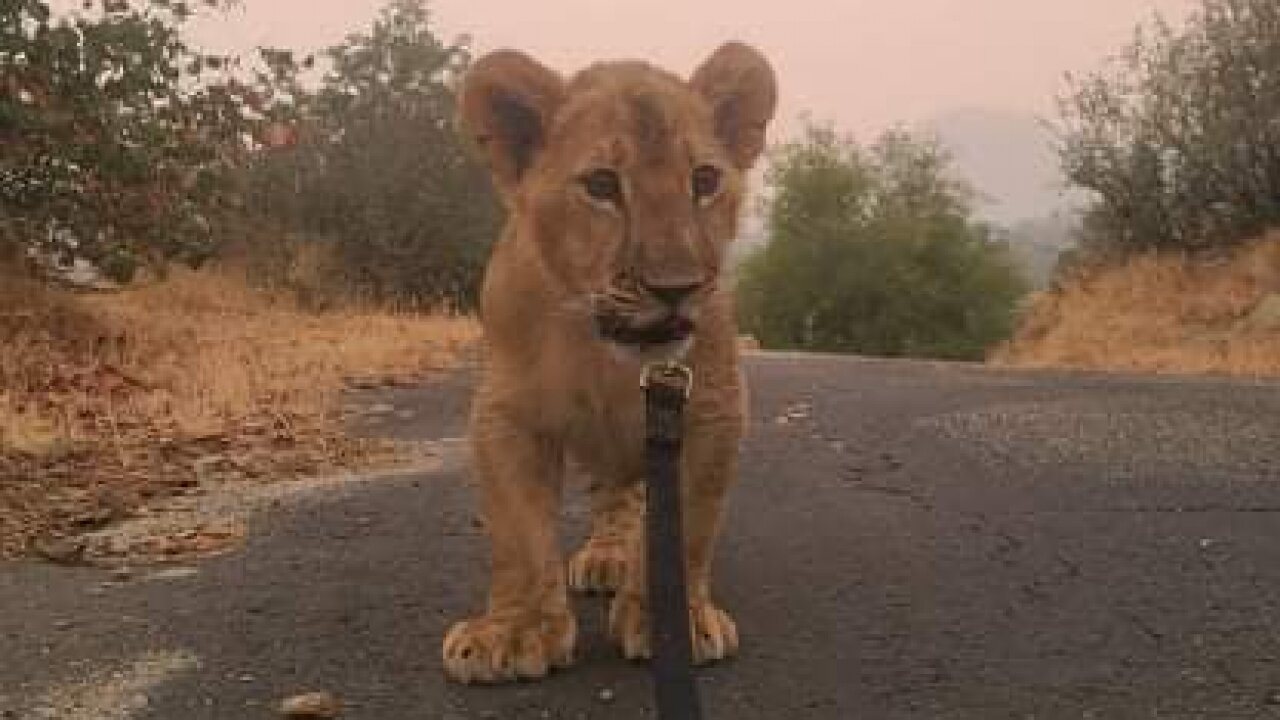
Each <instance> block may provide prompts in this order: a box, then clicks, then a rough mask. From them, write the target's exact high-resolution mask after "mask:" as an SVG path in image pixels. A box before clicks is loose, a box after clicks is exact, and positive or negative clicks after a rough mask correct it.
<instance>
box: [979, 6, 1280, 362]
mask: <svg viewBox="0 0 1280 720" xmlns="http://www.w3.org/2000/svg"><path fill="white" fill-rule="evenodd" d="M1062 110H1063V113H1062V115H1063V117H1062V128H1061V129H1062V145H1061V154H1062V160H1063V166H1064V168H1065V170H1066V172H1067V175H1068V177H1069V178H1070V180H1071V181H1072V182H1073V183H1074V184H1075V185H1077V186H1079V187H1081V188H1084V189H1086V190H1088V191H1090V196H1091V198H1092V201H1091V203H1090V204H1089V205H1088V206H1087V207H1086V208H1085V211H1084V215H1083V224H1082V227H1081V230H1080V237H1079V248H1078V249H1077V250H1075V251H1073V252H1072V253H1070V254H1069V255H1068V256H1067V257H1065V258H1064V259H1063V260H1064V261H1063V263H1062V267H1061V270H1060V275H1059V280H1058V283H1057V287H1056V288H1055V289H1052V290H1050V291H1049V292H1047V293H1044V294H1042V295H1041V296H1039V297H1037V298H1035V299H1034V300H1033V301H1032V302H1030V303H1029V304H1028V312H1027V313H1026V315H1025V318H1024V320H1023V322H1022V324H1021V327H1020V329H1019V331H1018V334H1017V337H1016V338H1015V340H1014V341H1013V342H1012V343H1011V344H1009V345H1008V346H1007V347H1006V348H1004V349H1003V350H1002V351H1001V352H1000V353H999V359H1000V360H1001V361H1002V362H1006V363H1012V364H1018V365H1041V366H1044V365H1048V366H1060V365H1065V366H1070V367H1078V368H1094V369H1116V370H1144V371H1147V370H1155V371H1162V372H1214V373H1230V374H1243V375H1273V376H1274V375H1280V317H1278V316H1280V237H1277V235H1276V234H1275V229H1276V228H1280V124H1277V122H1276V118H1277V117H1280V5H1277V4H1276V3H1275V2H1273V0H1203V2H1202V3H1201V6H1200V10H1199V13H1198V14H1197V15H1195V16H1194V17H1193V18H1192V20H1191V21H1190V23H1189V24H1188V25H1187V26H1186V27H1185V28H1184V29H1180V30H1178V29H1174V28H1172V27H1170V26H1169V25H1167V24H1165V23H1161V22H1154V23H1151V24H1149V25H1148V26H1147V27H1145V28H1143V31H1142V32H1141V33H1140V34H1139V36H1138V40H1136V41H1135V42H1134V43H1133V44H1132V45H1131V46H1130V47H1128V48H1127V49H1126V51H1125V52H1124V53H1122V55H1121V56H1120V59H1119V60H1117V61H1116V63H1115V64H1114V65H1113V66H1111V67H1109V68H1108V69H1107V70H1105V71H1103V72H1100V73H1097V74H1094V75H1091V76H1087V77H1084V78H1080V79H1078V80H1077V81H1076V82H1075V83H1074V86H1073V89H1072V92H1071V93H1069V94H1068V95H1067V96H1066V97H1065V98H1064V99H1063V101H1062Z"/></svg>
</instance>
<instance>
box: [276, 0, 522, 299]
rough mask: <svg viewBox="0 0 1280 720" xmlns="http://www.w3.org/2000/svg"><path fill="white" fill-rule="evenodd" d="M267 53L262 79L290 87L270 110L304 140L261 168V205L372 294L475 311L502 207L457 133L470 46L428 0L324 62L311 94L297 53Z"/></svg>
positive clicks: (405, 5) (393, 10)
mask: <svg viewBox="0 0 1280 720" xmlns="http://www.w3.org/2000/svg"><path fill="white" fill-rule="evenodd" d="M267 59H268V64H269V65H270V66H271V67H273V68H274V73H275V76H274V77H272V78H262V80H263V81H264V82H268V81H269V83H270V84H272V85H274V86H275V87H277V88H278V90H277V93H278V94H279V93H281V92H283V88H286V87H290V86H292V88H293V89H292V90H291V91H289V92H284V93H283V94H284V96H285V98H284V100H283V101H282V100H281V99H280V98H279V97H277V98H273V107H274V108H275V110H274V111H272V112H274V113H275V115H276V116H277V117H279V118H281V119H282V120H285V121H289V120H288V118H289V115H290V112H292V115H293V120H292V122H296V123H297V125H296V127H297V128H298V132H297V142H296V143H293V144H289V145H288V146H287V147H283V148H279V149H277V150H275V151H273V152H271V153H269V154H268V155H267V156H266V157H265V159H264V162H263V163H262V164H261V166H260V167H259V168H258V173H257V176H256V179H257V182H258V183H260V186H261V188H262V190H261V192H260V193H258V194H257V196H258V197H259V198H261V204H260V205H259V206H258V210H259V211H260V212H262V213H264V214H266V215H269V216H273V217H276V218H278V219H281V220H284V221H285V222H286V223H287V224H288V225H289V226H290V227H293V228H296V229H297V230H298V231H299V232H302V233H304V234H306V235H308V236H310V237H315V238H321V239H324V240H327V241H329V242H330V243H332V246H331V247H332V249H333V251H334V253H335V256H336V257H335V261H336V262H335V266H336V272H337V274H338V275H339V276H340V277H339V278H337V279H336V281H337V282H339V283H340V284H342V285H344V286H347V287H350V288H353V289H354V290H355V291H356V292H358V293H359V294H360V295H362V296H364V297H367V298H371V299H375V300H379V301H397V302H410V303H414V304H438V303H441V302H443V303H447V304H451V305H454V306H456V307H461V308H468V307H470V306H471V305H472V304H473V303H474V301H475V298H476V295H477V289H478V281H479V277H480V273H481V269H482V267H483V263H484V259H485V257H486V256H487V253H488V248H489V246H490V243H491V242H492V240H493V239H494V237H495V235H496V234H497V232H498V229H499V227H500V222H501V208H500V204H499V202H498V200H497V198H496V196H495V194H494V193H493V191H492V189H491V188H490V186H489V180H488V176H487V173H486V172H485V171H484V169H483V167H482V166H481V165H480V164H479V163H478V162H477V160H476V158H475V157H473V155H472V153H471V152H470V150H469V148H468V147H467V146H466V144H465V143H464V141H463V139H462V137H461V135H460V134H459V133H458V132H457V131H456V128H455V125H454V117H455V114H456V97H455V93H454V87H455V85H456V81H457V80H458V79H459V77H460V76H461V74H462V73H463V72H465V70H466V67H467V64H468V62H469V60H470V57H469V53H468V51H467V41H466V40H465V39H463V40H460V41H458V42H455V43H452V44H447V43H444V42H442V41H441V40H439V39H438V38H437V37H436V35H435V34H434V33H433V31H432V27H431V24H430V16H429V14H428V12H427V9H426V7H425V5H424V4H423V2H421V0H395V1H394V2H392V3H391V4H390V5H388V6H387V7H386V8H385V9H384V11H383V12H382V14H381V16H380V17H379V18H378V19H377V20H376V21H375V22H374V23H373V25H372V27H371V28H370V29H369V30H368V31H367V32H363V33H357V34H353V35H350V36H349V37H348V38H347V39H346V41H345V42H343V43H342V44H341V45H338V46H336V47H333V48H330V49H328V50H327V51H325V52H324V53H323V54H322V57H321V61H322V62H323V63H325V64H326V66H327V68H328V70H327V72H326V73H325V75H324V79H323V82H322V83H321V86H320V88H319V89H318V90H316V91H314V92H307V91H306V90H303V89H299V88H300V87H301V86H299V85H297V84H296V72H297V70H298V66H297V64H295V63H294V61H293V59H292V57H291V56H289V55H287V54H280V53H268V55H267ZM290 78H293V80H291V79H290ZM260 84H262V83H260ZM269 114H270V113H269Z"/></svg>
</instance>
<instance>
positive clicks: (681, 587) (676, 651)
mask: <svg viewBox="0 0 1280 720" xmlns="http://www.w3.org/2000/svg"><path fill="white" fill-rule="evenodd" d="M640 384H641V387H643V388H644V398H645V403H644V404H645V452H644V459H645V481H646V486H647V491H648V500H647V504H646V511H645V515H646V518H645V520H646V525H647V528H646V529H647V533H646V539H647V542H648V547H647V550H648V553H647V556H648V573H647V575H648V582H649V588H648V589H649V634H650V647H651V649H652V651H653V661H652V671H653V686H654V688H653V689H654V698H655V700H656V702H657V707H658V719H659V720H701V718H702V705H701V703H700V702H699V700H698V687H697V684H696V682H695V680H694V676H693V647H692V638H691V634H690V631H689V589H688V587H687V585H686V584H685V567H684V537H683V526H682V525H681V518H680V450H681V440H682V438H683V435H684V404H685V401H686V400H687V399H688V398H689V392H690V390H691V389H692V386H693V373H692V372H691V371H690V370H689V368H687V367H685V366H684V365H681V364H679V363H676V362H667V363H657V364H653V365H649V366H646V367H645V370H644V375H643V377H642V379H641V383H640Z"/></svg>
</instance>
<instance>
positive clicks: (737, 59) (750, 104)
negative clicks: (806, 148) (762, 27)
mask: <svg viewBox="0 0 1280 720" xmlns="http://www.w3.org/2000/svg"><path fill="white" fill-rule="evenodd" d="M689 85H690V86H691V87H693V89H694V90H696V91H697V92H698V93H699V94H701V95H702V96H703V97H704V98H706V100H707V102H708V103H710V104H711V110H712V112H713V113H714V117H715V123H716V134H717V135H718V136H719V137H720V141H721V142H723V143H724V144H725V147H726V148H728V150H729V154H730V157H732V158H733V161H734V163H736V164H737V166H738V167H739V168H741V169H743V170H746V169H747V168H749V167H751V166H752V165H753V164H754V163H755V161H756V158H758V157H760V153H761V152H763V151H764V144H765V129H766V128H767V127H768V125H769V121H770V120H772V119H773V113H774V111H775V110H776V109H777V106H778V81H777V78H776V77H775V76H774V73H773V68H772V67H770V66H769V61H768V60H766V59H765V57H764V55H762V54H760V52H759V51H758V50H756V49H755V48H752V47H750V46H747V45H743V44H742V43H728V44H726V45H723V46H721V48H720V49H719V50H716V51H715V52H714V53H712V54H711V57H709V58H707V60H706V62H704V63H702V66H701V67H699V68H698V69H697V70H696V71H694V73H693V77H691V78H690V79H689Z"/></svg>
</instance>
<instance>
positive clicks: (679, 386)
mask: <svg viewBox="0 0 1280 720" xmlns="http://www.w3.org/2000/svg"><path fill="white" fill-rule="evenodd" d="M656 384H663V385H666V386H668V387H670V388H672V389H674V390H677V391H679V392H680V393H681V394H683V395H684V398H685V399H686V400H688V399H689V395H690V394H691V393H692V392H693V370H691V369H689V366H688V365H685V364H683V363H680V362H677V361H675V360H661V361H658V362H651V363H649V364H647V365H645V366H644V370H643V371H641V373H640V387H641V388H642V389H644V390H648V389H649V388H650V387H651V386H653V385H656Z"/></svg>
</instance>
